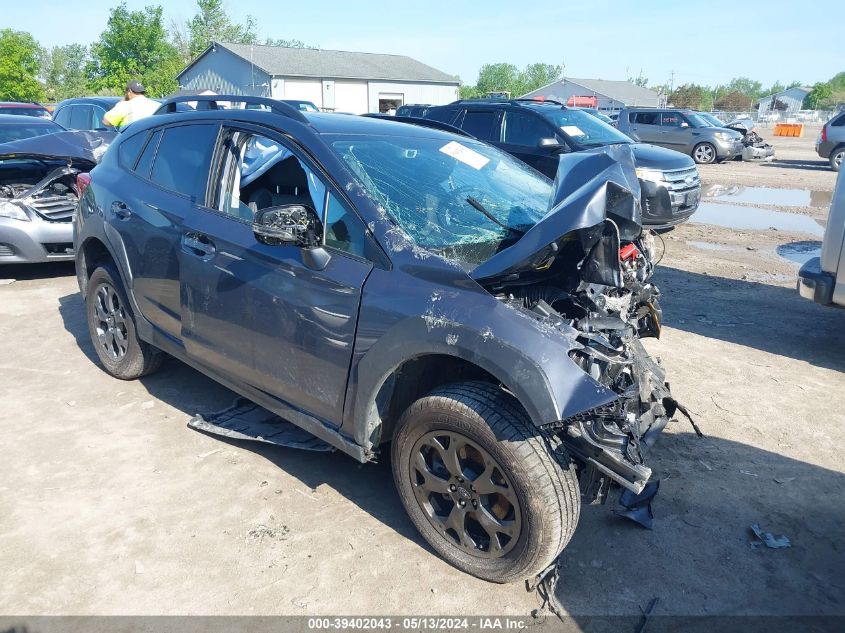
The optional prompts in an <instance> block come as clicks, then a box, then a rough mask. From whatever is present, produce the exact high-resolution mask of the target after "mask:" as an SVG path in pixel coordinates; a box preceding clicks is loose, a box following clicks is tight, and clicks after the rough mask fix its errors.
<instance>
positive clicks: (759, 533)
mask: <svg viewBox="0 0 845 633" xmlns="http://www.w3.org/2000/svg"><path fill="white" fill-rule="evenodd" d="M751 531H752V532H753V533H754V536H756V537H757V538H758V539H759V540H760V542H762V543H763V544H764V545H765V546H766V547H768V548H770V549H784V548H786V547H792V543H790V542H789V539H788V538H787V537H785V536H782V535H781V536H775V535H774V534H772V533H771V532H764V531H763V529H762V528H761V527H760V525H759V524H758V523H754V524H753V525H752V526H751ZM751 545H752V547H756V546H758V545H759V543H752V544H751Z"/></svg>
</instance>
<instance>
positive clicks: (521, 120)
mask: <svg viewBox="0 0 845 633" xmlns="http://www.w3.org/2000/svg"><path fill="white" fill-rule="evenodd" d="M503 127H504V130H503V138H504V142H505V143H510V144H511V145H522V146H524V147H537V146H539V144H540V139H541V138H553V137H554V132H552V130H550V129H549V126H548V125H546V124H545V122H543V121H542V120H541V119H540V118H539V117H536V116H533V115H531V114H528V113H526V112H515V111H507V112H505V121H504V124H503Z"/></svg>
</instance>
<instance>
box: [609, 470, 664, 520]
mask: <svg viewBox="0 0 845 633" xmlns="http://www.w3.org/2000/svg"><path fill="white" fill-rule="evenodd" d="M659 489H660V481H650V482H648V483H647V484H646V485H645V487H644V488H643V489H642V491H641V492H640V493H639V494H634V493H633V492H632V491H631V490H627V489H626V490H623V491H622V494H621V495H619V503H620V505H621V506H622V508H623V509H622V510H615V513H616V514H618V515H619V516H621V517H625V518H626V519H630V520H631V521H634V522H635V523H639V524H640V525H642V526H643V527H644V528H646V529H647V530H650V529H651V528H652V524H653V523H654V513H653V512H652V510H651V500H652V499H654V497H655V495H657V491H658V490H659Z"/></svg>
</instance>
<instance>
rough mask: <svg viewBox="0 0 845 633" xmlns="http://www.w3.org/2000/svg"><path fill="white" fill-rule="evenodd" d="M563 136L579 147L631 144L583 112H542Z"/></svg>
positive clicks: (627, 139) (625, 138)
mask: <svg viewBox="0 0 845 633" xmlns="http://www.w3.org/2000/svg"><path fill="white" fill-rule="evenodd" d="M543 115H544V116H545V117H546V118H548V119H551V121H552V123H554V124H555V125H556V126H557V127H558V128H559V129H560V131H561V132H563V134H564V136H566V137H567V138H568V139H571V140H572V141H574V142H575V143H577V144H578V145H580V146H581V147H601V146H602V145H612V144H614V143H631V142H633V141H631V139H630V138H629V137H627V136H625V135H624V134H622V132H620V131H619V130H617V129H616V128H615V127H613V126H612V125H608V124H607V123H605V122H604V121H602V120H601V119H598V118H596V117H594V116H593V115H591V114H588V113H587V112H584V111H583V110H573V109H566V110H563V109H560V110H556V109H555V110H550V111H548V112H547V111H545V110H544V111H543Z"/></svg>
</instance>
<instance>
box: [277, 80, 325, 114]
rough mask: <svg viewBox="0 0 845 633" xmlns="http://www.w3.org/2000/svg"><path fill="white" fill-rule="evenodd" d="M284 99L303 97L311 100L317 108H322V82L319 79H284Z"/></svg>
mask: <svg viewBox="0 0 845 633" xmlns="http://www.w3.org/2000/svg"><path fill="white" fill-rule="evenodd" d="M285 99H303V100H305V101H311V102H312V103H313V104H314V105H315V106H317V107H318V108H322V107H323V82H321V81H320V80H319V79H316V80H310V79H305V80H296V79H285Z"/></svg>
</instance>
